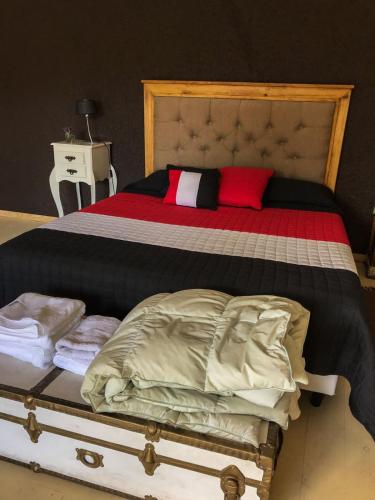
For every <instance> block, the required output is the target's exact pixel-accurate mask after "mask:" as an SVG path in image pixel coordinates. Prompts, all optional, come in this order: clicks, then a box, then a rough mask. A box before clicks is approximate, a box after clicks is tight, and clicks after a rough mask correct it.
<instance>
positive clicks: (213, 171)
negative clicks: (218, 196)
mask: <svg viewBox="0 0 375 500" xmlns="http://www.w3.org/2000/svg"><path fill="white" fill-rule="evenodd" d="M167 170H185V171H186V172H196V173H198V174H205V173H206V172H209V173H210V172H211V174H210V175H216V176H217V177H218V178H219V177H220V172H219V169H217V168H203V167H184V166H181V165H171V164H168V165H167Z"/></svg>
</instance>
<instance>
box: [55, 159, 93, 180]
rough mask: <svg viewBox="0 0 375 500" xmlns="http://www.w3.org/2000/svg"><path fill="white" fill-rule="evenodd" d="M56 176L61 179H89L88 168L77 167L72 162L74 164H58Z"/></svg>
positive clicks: (84, 166) (83, 166)
mask: <svg viewBox="0 0 375 500" xmlns="http://www.w3.org/2000/svg"><path fill="white" fill-rule="evenodd" d="M56 176H57V178H59V179H64V180H65V179H66V180H72V179H75V178H76V179H86V177H87V167H86V165H77V164H75V163H73V162H72V164H66V163H65V164H57V165H56Z"/></svg>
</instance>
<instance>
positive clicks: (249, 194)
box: [218, 167, 273, 209]
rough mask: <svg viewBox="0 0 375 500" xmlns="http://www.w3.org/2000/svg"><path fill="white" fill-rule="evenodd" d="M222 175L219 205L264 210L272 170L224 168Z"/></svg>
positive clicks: (221, 171)
mask: <svg viewBox="0 0 375 500" xmlns="http://www.w3.org/2000/svg"><path fill="white" fill-rule="evenodd" d="M220 174H221V178H220V187H219V196H218V203H219V205H229V206H233V207H252V208H257V209H261V208H262V197H263V193H264V191H265V189H266V187H267V184H268V181H269V179H270V178H271V177H272V174H273V170H272V169H271V168H250V167H223V168H221V169H220Z"/></svg>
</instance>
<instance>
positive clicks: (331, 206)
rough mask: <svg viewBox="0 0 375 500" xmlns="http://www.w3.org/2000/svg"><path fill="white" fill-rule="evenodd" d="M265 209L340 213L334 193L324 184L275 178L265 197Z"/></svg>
mask: <svg viewBox="0 0 375 500" xmlns="http://www.w3.org/2000/svg"><path fill="white" fill-rule="evenodd" d="M262 202H263V206H264V207H279V208H296V209H298V208H301V209H305V210H320V211H332V212H340V210H339V208H338V206H337V204H336V202H335V196H334V194H333V193H332V191H331V190H330V189H329V188H328V187H327V186H323V185H322V184H318V183H316V182H310V181H302V180H298V179H287V178H281V177H273V178H272V179H270V181H269V183H268V186H267V189H266V191H265V192H264V195H263V200H262Z"/></svg>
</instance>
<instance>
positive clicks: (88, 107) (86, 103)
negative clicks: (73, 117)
mask: <svg viewBox="0 0 375 500" xmlns="http://www.w3.org/2000/svg"><path fill="white" fill-rule="evenodd" d="M76 113H77V115H81V116H85V118H86V125H87V132H88V134H89V138H90V142H91V144H93V140H92V137H91V132H90V123H89V115H94V114H95V113H96V104H95V101H93V100H92V99H86V98H84V99H78V101H77V102H76Z"/></svg>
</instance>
